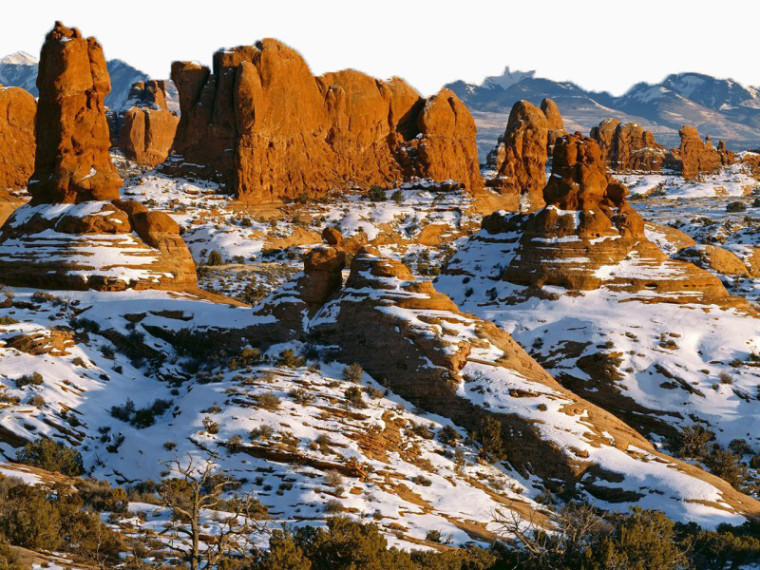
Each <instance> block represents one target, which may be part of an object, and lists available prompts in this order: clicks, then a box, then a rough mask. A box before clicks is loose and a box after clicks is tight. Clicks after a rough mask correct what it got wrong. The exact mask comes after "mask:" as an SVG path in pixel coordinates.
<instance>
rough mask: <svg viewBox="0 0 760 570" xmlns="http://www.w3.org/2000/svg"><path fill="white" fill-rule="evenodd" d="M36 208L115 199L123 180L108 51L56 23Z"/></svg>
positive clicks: (41, 85) (40, 129)
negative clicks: (114, 147) (109, 103)
mask: <svg viewBox="0 0 760 570" xmlns="http://www.w3.org/2000/svg"><path fill="white" fill-rule="evenodd" d="M37 88H38V89H39V92H40V96H39V101H38V104H37V116H36V132H37V153H36V157H35V163H34V174H33V175H32V180H31V181H30V183H29V192H30V193H31V194H32V202H33V203H34V204H41V203H59V204H64V203H65V204H71V203H79V202H84V201H87V200H115V199H118V197H119V188H120V187H121V185H122V180H121V178H119V175H118V174H117V173H116V169H115V168H114V166H113V164H111V157H110V155H109V154H108V149H109V147H110V146H111V144H110V137H109V132H108V122H107V121H106V116H105V97H106V95H107V94H108V92H109V91H110V90H111V81H110V78H109V76H108V70H107V69H106V60H105V58H104V57H103V48H102V47H101V46H100V44H99V43H98V41H97V40H96V39H95V38H87V39H85V38H83V37H82V34H81V33H80V32H79V30H77V29H76V28H67V27H65V26H64V25H63V24H61V23H60V22H56V24H55V27H54V28H53V30H52V31H51V32H50V33H49V34H48V35H47V36H46V38H45V43H44V44H43V46H42V53H41V55H40V65H39V72H38V75H37Z"/></svg>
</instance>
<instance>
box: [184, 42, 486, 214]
mask: <svg viewBox="0 0 760 570" xmlns="http://www.w3.org/2000/svg"><path fill="white" fill-rule="evenodd" d="M172 80H173V81H174V83H175V84H176V85H177V88H178V90H179V94H180V107H181V111H182V113H181V119H180V123H179V127H178V130H177V136H176V140H175V150H176V151H177V152H178V153H179V154H180V155H182V156H183V157H184V159H185V160H186V161H187V162H188V163H191V165H190V168H196V169H197V168H200V170H201V171H202V172H201V173H205V174H206V175H211V174H214V173H216V174H219V175H220V176H221V178H222V179H223V180H224V181H225V182H226V183H227V185H228V186H229V187H230V188H231V189H232V190H233V191H234V193H235V194H236V195H238V196H239V197H240V198H242V199H245V200H248V201H251V202H267V201H274V200H278V199H282V198H295V197H297V196H299V195H308V196H321V195H323V194H325V193H326V192H327V191H329V190H331V189H333V188H339V187H343V186H346V185H351V186H359V187H369V186H371V185H377V186H381V187H384V188H387V187H392V186H394V185H398V184H399V183H401V182H403V181H409V180H413V179H415V178H429V179H432V180H434V181H437V182H441V183H446V184H449V183H451V182H452V181H453V183H455V184H461V185H464V186H465V187H467V188H468V189H472V190H477V189H479V188H480V187H481V186H482V180H481V178H480V173H479V167H478V158H477V150H476V143H475V136H476V130H475V123H474V121H473V119H472V117H471V115H470V113H469V112H468V111H467V109H466V108H465V107H464V105H462V103H461V102H460V101H459V100H458V98H457V97H456V95H454V93H453V92H451V91H449V90H442V91H441V92H439V93H438V94H437V95H435V96H434V97H431V98H430V99H428V100H424V99H423V98H422V97H420V95H419V94H418V93H417V92H416V91H415V90H414V89H412V88H411V87H410V86H409V85H408V84H406V83H405V82H404V81H403V80H401V79H391V80H389V81H380V80H376V79H374V78H371V77H369V76H367V75H364V74H362V73H359V72H357V71H353V70H346V71H340V72H337V73H328V74H326V75H323V76H321V77H314V76H313V75H312V74H311V71H310V70H309V68H308V66H307V65H306V62H305V61H304V60H303V58H302V57H301V56H300V55H299V54H298V53H297V52H296V51H294V50H293V49H291V48H289V47H287V46H285V45H284V44H282V43H280V42H278V41H276V40H273V39H265V40H262V41H261V42H258V43H257V44H256V45H255V46H245V47H238V48H234V49H231V50H226V51H219V52H217V53H216V54H214V65H213V73H212V72H211V70H209V69H208V68H206V67H203V66H200V65H198V64H195V63H190V62H175V63H174V64H173V65H172Z"/></svg>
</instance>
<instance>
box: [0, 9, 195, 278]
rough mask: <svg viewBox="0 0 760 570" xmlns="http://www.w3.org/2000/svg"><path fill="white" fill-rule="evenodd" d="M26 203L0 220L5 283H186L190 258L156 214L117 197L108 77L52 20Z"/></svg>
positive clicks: (174, 230)
mask: <svg viewBox="0 0 760 570" xmlns="http://www.w3.org/2000/svg"><path fill="white" fill-rule="evenodd" d="M38 86H39V88H40V103H39V111H38V113H37V119H36V129H37V132H38V133H39V136H38V137H37V141H36V143H37V147H36V148H37V150H36V158H35V168H34V172H35V177H36V179H35V180H34V181H33V182H32V183H30V185H29V189H30V192H31V193H32V203H31V204H29V205H25V206H21V207H19V208H18V209H17V210H15V211H14V212H13V214H11V216H10V217H9V218H8V220H7V221H6V222H5V224H4V225H3V226H2V228H0V275H2V280H3V282H4V283H6V284H8V285H16V286H31V287H45V288H56V289H88V288H91V289H98V290H101V291H115V290H123V289H127V288H135V289H147V288H160V289H188V288H192V287H193V286H194V285H195V281H196V277H195V265H194V263H193V260H192V257H191V255H190V252H189V250H188V249H187V246H186V245H185V243H184V241H183V240H182V238H181V237H180V230H179V226H178V225H177V223H176V222H174V220H173V219H172V218H171V217H170V216H169V215H168V214H165V213H163V212H151V211H148V209H147V208H146V207H145V206H143V205H141V204H138V203H136V202H130V201H121V200H119V187H120V185H121V179H120V178H119V177H118V175H117V174H116V171H115V169H114V167H113V165H112V164H111V159H110V155H109V154H108V147H109V144H108V125H107V122H106V116H105V107H104V105H103V98H104V97H105V95H106V94H107V93H108V90H109V86H110V81H109V77H108V72H107V71H106V67H105V60H104V59H103V50H102V48H101V47H100V45H99V44H98V43H97V41H96V40H95V39H94V38H89V39H87V40H85V39H83V38H82V36H81V34H80V32H79V31H78V30H77V29H76V28H72V29H69V28H66V27H64V26H63V25H62V24H61V23H60V22H56V24H55V28H54V29H53V31H52V32H50V33H49V34H48V35H47V38H46V41H45V44H44V45H43V47H42V55H41V59H40V76H39V78H38Z"/></svg>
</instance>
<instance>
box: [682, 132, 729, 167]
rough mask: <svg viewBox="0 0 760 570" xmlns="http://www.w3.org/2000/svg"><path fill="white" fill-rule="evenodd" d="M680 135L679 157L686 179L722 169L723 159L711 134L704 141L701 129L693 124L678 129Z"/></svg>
mask: <svg viewBox="0 0 760 570" xmlns="http://www.w3.org/2000/svg"><path fill="white" fill-rule="evenodd" d="M678 135H679V136H680V137H681V147H680V149H679V154H678V158H679V159H680V164H681V173H682V174H683V177H684V179H686V180H693V179H694V178H696V177H697V176H699V175H700V174H709V173H711V172H715V171H717V170H718V169H720V167H721V166H722V164H723V160H722V159H721V154H720V153H719V152H718V151H717V150H716V149H715V147H714V146H713V144H712V142H711V141H710V137H709V136H708V137H706V138H705V140H704V141H702V139H701V138H700V136H699V131H697V129H696V127H693V126H691V125H686V126H685V127H683V128H682V129H681V130H680V131H678Z"/></svg>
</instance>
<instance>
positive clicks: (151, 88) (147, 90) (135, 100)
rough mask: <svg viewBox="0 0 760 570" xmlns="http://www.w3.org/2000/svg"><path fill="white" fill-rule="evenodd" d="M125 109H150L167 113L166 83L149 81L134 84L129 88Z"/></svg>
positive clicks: (154, 80)
mask: <svg viewBox="0 0 760 570" xmlns="http://www.w3.org/2000/svg"><path fill="white" fill-rule="evenodd" d="M125 107H128V108H131V107H149V108H151V109H158V110H161V109H163V110H164V111H165V110H166V109H167V107H166V81H164V80H162V79H161V80H159V79H149V80H147V81H138V82H136V83H133V84H132V86H131V87H130V88H129V95H128V96H127V104H126V105H125Z"/></svg>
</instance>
